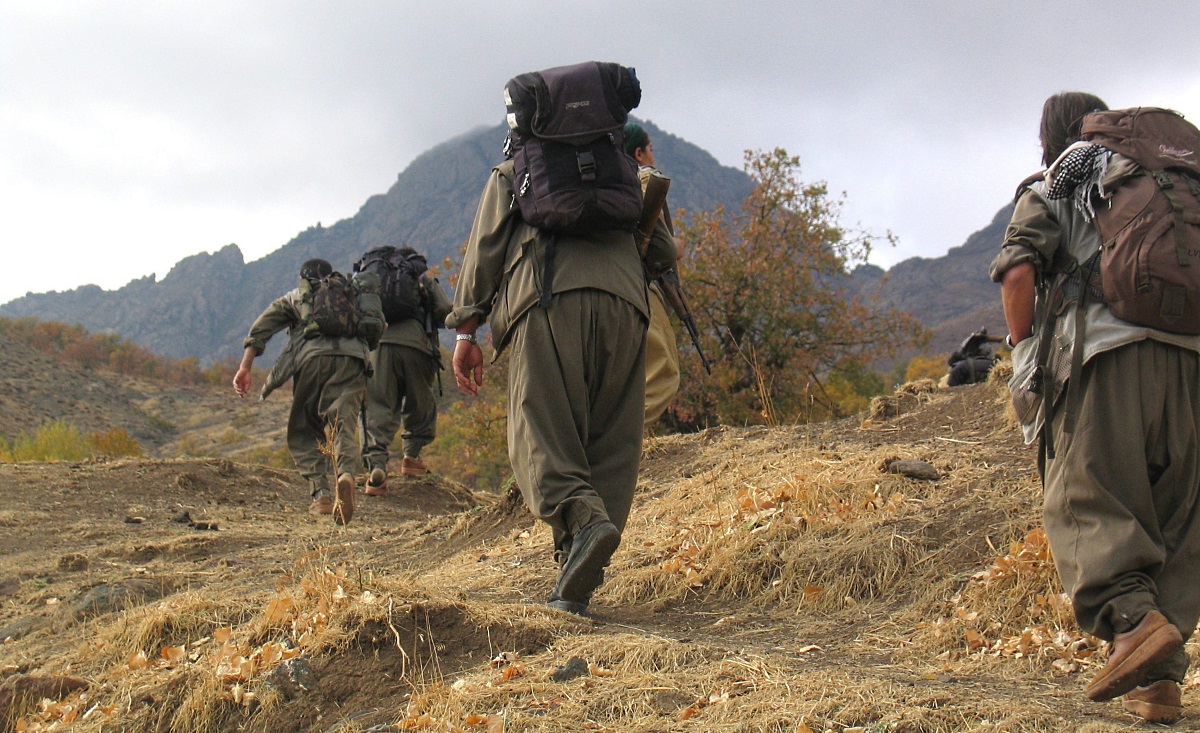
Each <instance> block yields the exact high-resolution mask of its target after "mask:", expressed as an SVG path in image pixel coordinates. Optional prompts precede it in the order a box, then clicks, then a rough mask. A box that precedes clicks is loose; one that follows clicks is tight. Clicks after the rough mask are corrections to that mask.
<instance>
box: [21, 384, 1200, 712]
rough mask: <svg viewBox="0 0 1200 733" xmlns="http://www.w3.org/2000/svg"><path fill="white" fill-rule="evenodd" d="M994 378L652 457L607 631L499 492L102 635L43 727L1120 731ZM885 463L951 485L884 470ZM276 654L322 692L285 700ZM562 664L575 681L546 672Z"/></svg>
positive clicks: (705, 437) (92, 628)
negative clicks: (562, 586) (83, 684)
mask: <svg viewBox="0 0 1200 733" xmlns="http://www.w3.org/2000/svg"><path fill="white" fill-rule="evenodd" d="M1002 384H1003V383H1002V382H994V383H992V384H989V385H978V386H976V387H972V388H969V389H967V390H965V391H958V390H950V391H947V390H937V389H936V387H934V388H930V387H929V385H913V386H909V387H907V388H906V389H905V390H902V391H901V392H900V393H898V394H897V395H895V396H894V397H895V399H894V400H893V401H892V402H890V403H888V405H887V407H886V408H881V411H880V412H879V413H878V415H883V414H884V412H886V413H887V417H886V418H885V417H878V416H876V413H875V411H874V408H873V412H872V415H873V416H872V417H870V418H868V419H867V420H865V421H862V422H861V423H860V422H856V421H843V422H841V423H836V424H830V425H826V426H815V427H812V428H794V427H791V428H790V427H781V428H772V429H761V428H760V429H749V430H731V429H719V430H710V431H706V432H705V433H702V434H700V435H696V436H665V437H662V438H656V439H652V440H650V441H648V442H647V445H646V457H645V465H644V470H643V472H642V483H641V485H640V486H639V490H638V491H639V495H638V499H637V504H636V508H635V513H634V515H633V517H632V519H631V521H630V524H629V527H628V528H627V531H626V533H625V539H624V543H623V547H622V549H621V551H620V552H619V553H618V555H617V556H616V557H615V559H614V564H613V566H612V568H611V569H610V571H609V581H608V582H607V583H606V584H605V585H604V586H603V587H602V588H601V589H600V591H599V592H598V594H597V596H596V598H595V602H594V608H595V611H596V618H595V619H583V618H578V617H574V616H570V615H567V614H561V613H558V612H554V611H552V610H549V609H547V608H546V607H545V606H544V605H543V604H542V601H543V600H544V597H545V593H546V592H547V591H548V590H549V587H550V583H551V581H552V579H553V573H554V567H553V564H552V561H551V559H550V546H551V538H550V532H549V531H548V529H547V528H546V527H545V526H543V525H537V524H533V523H532V522H531V521H529V520H528V517H527V516H524V515H523V514H522V513H521V510H520V507H518V506H516V505H514V504H513V503H512V501H511V499H502V500H500V501H499V502H498V503H496V504H495V505H488V506H486V507H483V508H480V509H476V510H472V511H468V512H463V513H461V514H458V515H454V516H448V517H441V518H438V517H435V518H431V519H430V520H429V522H428V523H427V524H425V525H424V526H423V527H421V528H418V529H417V530H415V531H414V532H413V533H410V534H409V535H403V536H398V537H395V538H388V539H387V540H386V546H382V547H381V546H378V545H372V544H367V543H365V542H363V543H357V542H353V541H350V540H347V539H343V538H342V537H341V536H340V535H331V536H330V538H329V541H328V542H327V543H321V544H314V545H313V546H311V547H309V548H308V549H307V551H305V552H303V553H301V554H299V555H297V556H296V557H295V558H292V559H291V562H290V564H289V565H288V566H287V567H286V568H284V569H283V570H282V572H279V573H278V575H277V576H276V577H275V579H274V581H273V583H272V585H273V587H271V588H269V589H267V588H263V587H259V588H257V589H254V590H253V591H246V590H245V589H241V591H240V592H234V591H232V590H229V589H226V591H225V592H224V593H222V594H218V595H214V594H213V588H212V587H210V588H194V589H191V590H188V591H185V592H181V593H176V594H173V595H171V596H169V597H167V598H165V599H164V600H162V601H160V602H158V603H155V604H152V605H150V606H146V607H143V608H131V609H128V610H126V611H124V612H122V613H119V614H111V615H109V616H106V617H101V618H98V619H95V620H94V621H91V622H89V623H88V624H87V626H86V630H85V632H82V636H81V638H85V639H88V640H89V641H88V642H87V643H85V644H83V645H81V646H80V647H79V648H78V649H76V650H74V651H72V652H63V653H61V654H60V655H59V656H57V657H56V658H54V659H52V660H48V661H47V662H46V665H45V667H44V668H47V669H49V668H53V669H60V670H71V671H73V672H75V673H81V674H85V675H87V676H88V677H89V678H91V679H93V680H95V681H96V682H97V683H98V684H97V685H95V686H93V688H92V689H90V690H88V691H87V692H85V693H83V694H81V695H79V696H78V698H77V700H75V704H78V705H80V706H82V707H83V708H87V707H90V706H100V707H96V709H97V710H100V711H101V712H96V713H94V714H93V715H92V716H91V717H90V718H87V719H83V718H79V719H77V720H75V721H74V722H73V723H72V724H71V725H70V726H63V725H62V723H63V721H62V719H61V718H58V719H55V718H54V717H53V714H52V712H42V713H36V714H35V715H33V716H31V718H30V720H29V721H28V722H29V723H30V727H28V730H30V731H39V730H51V727H50V726H51V725H59V727H58V728H54V730H60V729H69V730H72V731H80V733H99V732H100V731H107V730H114V729H121V730H127V731H131V732H133V733H141V732H147V733H148V732H150V731H154V732H155V733H160V732H163V733H165V732H167V731H170V732H171V733H176V732H178V733H216V732H217V731H231V730H249V731H338V732H339V733H353V732H354V731H366V730H380V731H381V730H385V729H386V728H383V727H381V726H383V725H384V724H391V725H393V726H395V727H394V728H391V730H395V729H400V730H426V731H438V732H442V731H446V732H454V731H460V732H462V731H481V732H482V731H488V732H489V733H491V732H492V731H505V732H506V733H512V732H513V731H562V730H592V731H644V732H645V733H650V732H651V731H713V732H725V731H729V732H732V731H739V732H740V731H772V732H779V733H784V732H785V731H786V732H787V733H805V732H806V731H810V732H811V731H817V732H819V733H824V732H825V731H833V732H835V733H842V732H843V731H848V732H854V733H882V732H883V731H898V732H902V733H949V732H951V731H973V732H976V733H983V732H988V733H992V732H996V733H999V732H1000V731H1005V732H1007V731H1026V732H1028V733H1050V732H1051V731H1063V730H1074V731H1079V732H1080V733H1083V731H1087V732H1088V733H1104V732H1106V731H1115V730H1124V729H1127V728H1128V724H1129V722H1130V719H1129V718H1127V717H1124V716H1122V714H1121V713H1120V711H1119V709H1118V708H1117V706H1115V705H1108V706H1103V705H1100V706H1097V705H1089V704H1087V703H1086V702H1085V701H1084V700H1083V699H1082V696H1081V695H1080V694H1079V693H1078V687H1079V685H1080V683H1081V681H1082V680H1083V679H1084V678H1085V677H1086V674H1087V673H1089V672H1090V670H1091V668H1093V667H1094V665H1095V663H1096V660H1095V659H1094V658H1093V653H1094V651H1095V650H1096V644H1095V642H1094V640H1091V639H1089V638H1088V637H1086V636H1085V635H1082V634H1080V633H1079V631H1078V629H1077V628H1076V627H1075V625H1074V622H1073V620H1072V618H1071V615H1070V610H1069V608H1067V607H1066V606H1065V605H1064V604H1063V602H1062V600H1061V589H1060V588H1059V587H1058V585H1057V580H1056V576H1055V574H1054V570H1053V564H1052V561H1051V558H1050V556H1049V552H1048V550H1047V549H1046V546H1045V543H1044V538H1042V537H1041V536H1040V534H1039V528H1038V502H1039V498H1040V489H1039V486H1038V484H1037V478H1036V472H1034V471H1033V470H1032V460H1033V458H1032V455H1031V454H1030V452H1029V451H1027V450H1026V449H1024V448H1022V447H1021V446H1020V443H1019V440H1018V439H1017V438H1016V436H1015V435H1014V434H1013V431H1012V429H1011V427H1010V426H1009V425H1007V424H1006V423H1005V418H1004V417H1003V414H1002V413H1003V404H1004V401H1005V400H1004V394H1003V388H1002ZM893 458H904V459H911V460H923V461H927V462H929V463H931V464H932V465H933V466H934V467H935V468H936V470H937V471H938V473H939V474H940V476H941V478H940V479H939V480H937V481H922V480H917V479H912V478H907V477H905V476H901V475H897V474H891V473H886V472H884V471H883V470H881V466H882V465H883V464H884V463H885V462H886V461H888V460H889V459H893ZM422 538H424V539H422ZM375 541H376V542H383V540H375ZM396 555H407V556H408V557H406V558H405V560H406V562H405V563H399V562H394V561H393V562H392V564H390V565H389V564H385V563H384V560H383V558H387V557H390V556H396ZM178 648H182V650H183V652H182V654H180V653H178V652H172V651H170V650H172V649H178ZM1189 649H1190V650H1191V651H1192V652H1193V655H1195V651H1196V649H1195V646H1194V645H1192V646H1190V647H1189ZM163 650H167V651H166V652H164V651H163ZM138 652H142V653H143V654H144V656H145V657H146V663H145V664H142V663H139V662H131V661H130V659H131V657H133V656H134V655H136V654H137V653H138ZM286 659H296V660H301V661H303V662H304V663H305V664H307V665H308V666H309V667H311V668H312V670H313V673H314V675H315V677H316V678H317V679H318V680H319V684H318V685H317V687H316V688H315V689H311V690H308V691H307V692H305V693H303V694H302V695H301V696H300V697H298V698H289V697H288V696H287V695H286V694H285V693H284V691H283V690H282V688H279V687H277V686H276V685H275V684H272V683H269V682H268V679H269V677H270V673H271V671H272V670H273V669H275V668H276V667H277V666H278V665H280V664H283V663H284V661H285V660H286ZM572 659H578V660H582V664H583V665H585V667H586V669H587V673H586V674H583V675H582V676H579V677H575V678H572V679H569V680H563V681H559V680H556V679H555V676H554V675H555V673H556V671H558V670H560V669H562V668H564V667H565V666H566V665H568V663H569V662H570V661H571V660H572ZM1196 687H1200V681H1197V680H1192V681H1190V684H1189V692H1190V691H1191V690H1193V689H1194V688H1196ZM68 702H70V701H68ZM109 707H111V711H110V712H104V711H105V710H108V708H109ZM351 714H361V715H363V716H366V717H356V718H350V717H349V716H350V715H351ZM372 726H374V727H372Z"/></svg>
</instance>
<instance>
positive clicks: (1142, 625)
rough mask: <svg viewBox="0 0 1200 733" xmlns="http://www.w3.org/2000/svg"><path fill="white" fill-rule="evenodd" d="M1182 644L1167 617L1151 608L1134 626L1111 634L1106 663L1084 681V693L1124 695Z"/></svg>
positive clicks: (1096, 697)
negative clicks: (1121, 632)
mask: <svg viewBox="0 0 1200 733" xmlns="http://www.w3.org/2000/svg"><path fill="white" fill-rule="evenodd" d="M1182 646H1183V636H1181V635H1180V633H1179V629H1178V628H1176V627H1175V625H1174V624H1172V623H1171V622H1170V621H1167V617H1166V616H1163V615H1162V613H1160V612H1158V611H1151V612H1150V613H1147V614H1146V615H1145V616H1143V617H1142V620H1141V621H1139V622H1138V625H1137V626H1134V627H1133V628H1132V629H1130V630H1129V631H1126V632H1125V633H1123V634H1117V635H1116V636H1115V637H1113V641H1112V646H1110V647H1109V650H1108V664H1106V665H1104V669H1102V670H1100V671H1099V672H1098V673H1097V674H1096V676H1095V677H1093V678H1092V681H1091V682H1089V683H1088V686H1087V690H1086V692H1085V693H1084V694H1086V695H1087V696H1088V699H1089V700H1095V701H1097V702H1099V701H1102V700H1111V699H1113V698H1114V697H1117V696H1119V695H1124V694H1125V693H1126V692H1129V691H1130V690H1132V689H1133V688H1135V687H1137V686H1138V685H1140V684H1141V683H1142V682H1144V681H1145V679H1146V673H1147V672H1148V671H1149V670H1150V669H1151V668H1152V667H1153V666H1154V665H1156V664H1158V663H1159V662H1161V661H1163V660H1165V659H1166V658H1167V657H1169V656H1171V655H1172V654H1174V653H1175V652H1177V651H1179V649H1180V648H1181V647H1182Z"/></svg>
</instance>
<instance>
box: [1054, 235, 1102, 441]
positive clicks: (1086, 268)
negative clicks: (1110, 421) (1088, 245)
mask: <svg viewBox="0 0 1200 733" xmlns="http://www.w3.org/2000/svg"><path fill="white" fill-rule="evenodd" d="M1099 266H1100V252H1099V251H1097V252H1096V254H1093V256H1091V257H1088V258H1087V260H1086V262H1085V263H1084V264H1082V265H1080V266H1079V268H1078V270H1079V296H1078V302H1076V304H1075V343H1073V344H1072V347H1070V372H1069V373H1068V375H1067V387H1066V393H1064V395H1063V409H1064V410H1067V413H1066V415H1063V419H1062V432H1063V434H1064V435H1066V437H1067V439H1068V441H1069V440H1070V435H1072V433H1074V432H1075V423H1076V422H1078V421H1079V410H1080V402H1079V401H1080V399H1081V398H1082V397H1081V395H1082V391H1081V390H1080V386H1079V377H1080V374H1081V373H1082V372H1084V336H1085V335H1086V332H1087V305H1088V302H1090V301H1088V298H1087V296H1088V295H1090V294H1091V293H1092V277H1094V276H1096V271H1097V270H1099ZM1039 346H1040V344H1039ZM1052 393H1054V390H1051V395H1052ZM1049 416H1050V413H1049V411H1048V413H1046V417H1048V419H1046V421H1045V429H1046V435H1049V434H1050V420H1049ZM1046 455H1048V456H1049V457H1050V458H1054V445H1052V444H1048V447H1046Z"/></svg>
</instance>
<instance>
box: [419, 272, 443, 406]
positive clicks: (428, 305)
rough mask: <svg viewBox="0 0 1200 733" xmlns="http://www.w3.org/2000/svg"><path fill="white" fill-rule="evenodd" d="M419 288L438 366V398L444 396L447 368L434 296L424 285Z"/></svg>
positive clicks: (427, 331)
mask: <svg viewBox="0 0 1200 733" xmlns="http://www.w3.org/2000/svg"><path fill="white" fill-rule="evenodd" d="M435 282H436V281H435ZM419 287H420V289H421V301H422V304H423V305H424V306H425V335H426V336H428V337H429V348H430V349H432V350H433V363H434V364H436V365H437V384H438V397H441V396H442V395H443V394H444V393H443V392H442V369H444V368H445V367H443V366H442V342H441V340H440V339H439V338H438V335H437V324H436V323H434V321H433V295H432V294H431V293H429V292H428V291H426V290H425V285H424V284H420V285H419ZM435 287H441V286H440V285H437V286H435Z"/></svg>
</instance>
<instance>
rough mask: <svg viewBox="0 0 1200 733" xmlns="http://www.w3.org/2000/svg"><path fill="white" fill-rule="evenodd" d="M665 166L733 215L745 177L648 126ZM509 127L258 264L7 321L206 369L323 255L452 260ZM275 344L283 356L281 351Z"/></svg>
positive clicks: (28, 307)
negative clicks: (113, 336)
mask: <svg viewBox="0 0 1200 733" xmlns="http://www.w3.org/2000/svg"><path fill="white" fill-rule="evenodd" d="M645 126H646V128H647V130H648V132H649V133H650V135H651V136H652V138H653V140H654V145H655V150H656V153H657V155H658V160H659V163H660V164H661V165H662V166H663V167H664V168H667V170H668V173H669V174H670V175H671V176H672V177H673V179H674V181H673V185H672V189H671V199H670V201H671V206H672V207H673V208H680V207H682V208H686V209H688V210H701V209H710V208H713V207H714V206H716V205H717V204H725V205H727V206H736V205H737V204H738V203H739V202H740V201H741V200H742V199H743V198H744V197H745V195H746V193H747V192H748V191H749V189H750V180H749V178H748V177H747V176H746V175H745V174H744V173H742V172H741V171H738V170H736V169H733V168H728V167H724V166H721V165H720V164H719V163H718V162H717V161H716V159H715V158H713V157H712V156H711V155H709V154H708V153H706V152H704V151H703V150H701V149H700V148H698V147H696V146H695V145H692V144H691V143H688V142H686V141H684V140H682V139H681V138H678V137H676V136H674V135H670V134H668V133H666V132H664V131H662V130H660V129H659V128H658V127H656V126H655V125H653V124H652V123H649V122H647V123H645ZM505 132H506V128H505V127H504V126H503V125H496V126H494V127H487V128H478V129H475V130H472V131H471V132H468V133H466V134H464V135H461V136H459V137H456V138H453V139H451V140H448V141H446V142H444V143H442V144H440V145H437V146H435V147H433V148H432V149H430V150H429V151H427V152H425V153H423V154H422V155H420V156H418V157H417V158H416V159H415V160H413V162H412V163H411V164H409V166H408V167H407V168H405V170H404V171H403V172H402V173H401V174H400V175H399V176H398V178H397V179H396V182H395V183H394V184H393V185H392V187H391V188H390V189H389V190H388V192H387V193H385V194H379V195H376V196H372V197H371V198H369V199H367V201H366V203H364V204H363V206H362V208H360V209H359V211H358V212H357V213H356V214H355V215H354V216H352V217H350V218H347V219H343V220H341V221H339V222H337V223H336V224H334V225H333V226H329V227H325V226H320V225H318V226H313V227H309V228H308V229H305V230H304V231H302V232H300V233H299V234H298V235H296V237H295V238H293V239H292V240H291V241H290V242H288V243H287V244H286V245H284V246H283V247H281V248H280V249H278V250H276V251H275V252H272V253H271V254H269V255H267V256H266V257H263V258H262V259H259V260H255V261H254V262H250V263H246V262H245V261H244V260H243V257H242V253H241V251H240V250H239V249H238V247H237V246H236V245H232V244H231V245H228V246H226V247H224V248H222V249H220V250H218V251H217V252H214V253H212V254H197V255H193V256H191V257H188V258H186V259H184V260H181V261H180V262H179V263H178V264H177V265H176V266H175V267H174V268H172V269H171V271H170V272H169V273H167V275H166V277H163V278H162V279H161V280H160V279H157V278H155V277H154V276H153V275H151V276H148V277H145V278H141V279H138V280H134V281H133V282H131V283H129V284H128V285H126V286H125V287H123V288H120V289H118V290H113V291H105V290H101V289H100V288H98V287H96V286H84V287H80V288H76V289H74V290H71V291H67V292H51V293H42V294H30V295H27V296H25V297H23V298H19V299H17V300H14V301H12V302H10V303H8V304H5V305H3V306H0V315H5V316H9V317H17V316H34V317H36V318H40V319H42V320H56V321H64V322H68V323H78V324H80V325H82V326H84V327H85V328H87V329H88V330H90V331H94V332H106V331H111V332H114V333H117V334H119V335H121V336H123V337H125V338H127V339H129V340H131V341H134V342H136V343H139V344H141V345H143V346H146V347H148V348H150V349H151V350H153V351H155V352H156V353H159V354H162V355H164V356H170V357H174V358H179V357H183V356H195V357H198V358H200V359H201V360H202V361H205V362H207V361H211V360H214V359H218V358H221V357H224V356H235V355H237V354H239V353H240V351H241V340H242V338H243V337H244V336H245V334H246V330H247V329H248V327H249V325H250V323H251V321H252V320H253V319H254V317H255V316H257V315H258V314H259V313H260V312H261V311H262V309H263V308H264V307H266V305H267V304H268V303H269V302H270V301H271V300H272V299H273V298H275V297H277V296H279V295H281V294H282V293H283V292H284V291H285V290H287V289H288V288H290V287H293V286H294V285H295V281H296V276H297V273H298V272H299V268H300V264H301V263H302V262H304V260H306V259H309V258H311V257H324V258H325V259H328V260H329V261H330V262H332V263H334V266H335V267H338V268H340V269H349V267H350V264H351V263H352V262H353V261H354V260H355V259H357V258H358V256H359V255H361V254H362V252H364V251H365V250H367V249H369V248H371V247H375V246H378V245H381V244H409V245H411V246H413V247H416V248H417V249H419V250H421V251H423V252H425V254H426V255H427V257H428V259H429V261H430V263H431V264H435V263H440V262H441V261H442V258H444V257H447V256H450V257H454V258H457V255H458V252H459V250H460V248H461V246H462V243H463V242H464V241H465V239H466V237H467V234H468V233H469V232H470V228H471V222H472V220H473V219H474V215H475V206H476V203H477V202H478V199H479V193H480V191H481V190H482V187H483V182H484V180H485V179H486V177H487V175H488V171H489V170H490V169H491V167H492V166H493V165H495V164H496V163H498V162H500V160H502V155H501V152H500V151H501V146H502V144H503V141H504V136H505ZM273 346H274V347H275V348H276V349H278V348H279V346H278V345H277V344H273Z"/></svg>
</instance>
